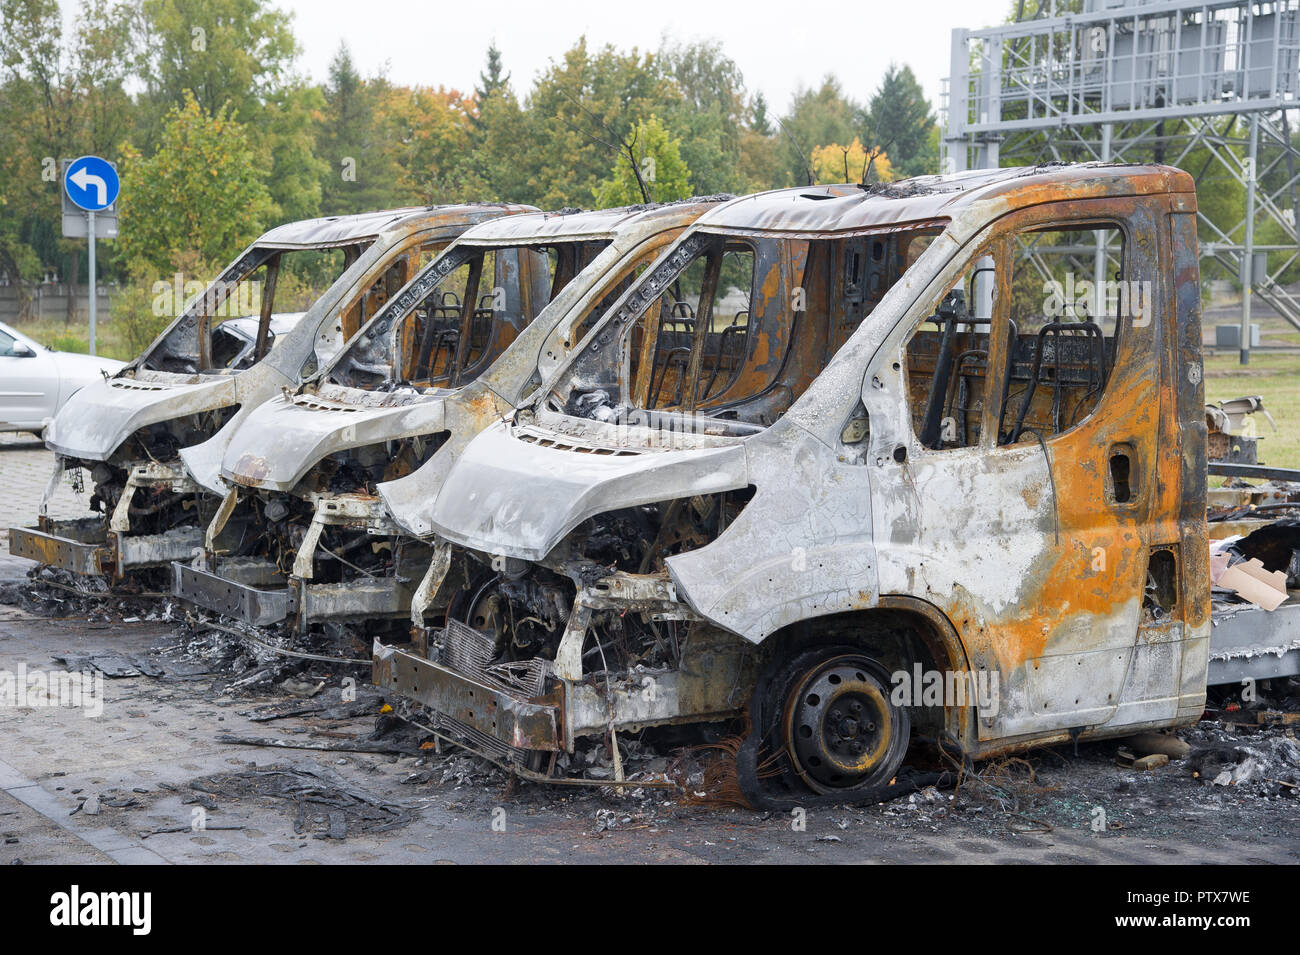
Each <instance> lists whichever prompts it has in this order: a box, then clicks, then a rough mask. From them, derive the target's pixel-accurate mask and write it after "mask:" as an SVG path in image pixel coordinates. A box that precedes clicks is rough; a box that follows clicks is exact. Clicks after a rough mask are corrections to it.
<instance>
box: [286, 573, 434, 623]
mask: <svg viewBox="0 0 1300 955" xmlns="http://www.w3.org/2000/svg"><path fill="white" fill-rule="evenodd" d="M289 589H290V590H292V591H294V593H295V597H294V606H295V612H296V613H297V615H298V619H299V622H300V623H302V624H306V623H310V622H317V623H318V622H320V621H322V620H365V619H368V618H371V617H395V616H399V617H404V616H406V615H407V614H408V613H409V612H410V610H411V589H410V587H409V586H407V585H406V584H404V583H402V582H400V581H398V580H397V579H396V578H393V577H375V578H369V579H363V580H351V581H347V582H345V583H337V584H313V583H309V582H307V581H304V580H299V579H297V578H291V579H290V581H289Z"/></svg>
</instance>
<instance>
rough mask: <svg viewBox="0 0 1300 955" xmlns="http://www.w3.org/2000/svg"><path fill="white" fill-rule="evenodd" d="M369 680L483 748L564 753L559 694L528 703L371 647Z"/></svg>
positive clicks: (480, 680) (477, 680)
mask: <svg viewBox="0 0 1300 955" xmlns="http://www.w3.org/2000/svg"><path fill="white" fill-rule="evenodd" d="M372 678H373V680H374V683H375V685H376V686H379V687H383V688H384V689H388V690H392V691H393V692H395V693H398V694H400V695H402V696H405V697H407V698H409V699H411V700H414V701H416V702H418V703H422V704H424V705H425V706H427V707H428V708H429V709H430V710H432V711H433V712H434V713H435V714H436V715H437V716H438V717H439V718H446V719H449V720H450V721H451V723H452V725H453V726H454V727H455V728H456V729H457V730H460V731H462V732H465V731H466V730H467V731H468V732H467V733H466V735H468V736H470V737H471V739H472V740H473V741H474V742H476V743H478V744H479V745H480V746H482V747H483V748H485V749H488V750H494V749H497V747H499V746H501V745H503V744H504V745H505V746H506V747H509V748H510V749H512V750H516V751H518V750H525V751H538V750H540V751H548V752H557V751H559V750H561V749H563V748H564V733H563V718H564V704H563V697H562V694H563V690H562V689H560V690H556V691H555V692H554V693H553V694H552V695H550V696H543V697H533V698H529V697H527V696H525V695H524V694H523V693H521V692H514V691H511V690H508V689H505V688H504V687H501V686H497V685H493V684H492V683H489V682H488V678H486V677H475V676H471V675H469V674H467V673H463V672H458V671H457V670H453V669H452V668H451V667H450V666H446V665H443V664H440V663H434V662H432V661H430V660H426V659H425V658H424V657H422V656H419V655H417V654H415V653H411V652H409V651H406V650H399V649H397V648H395V647H390V646H385V645H383V644H381V643H379V642H376V643H375V649H374V657H373V669H372Z"/></svg>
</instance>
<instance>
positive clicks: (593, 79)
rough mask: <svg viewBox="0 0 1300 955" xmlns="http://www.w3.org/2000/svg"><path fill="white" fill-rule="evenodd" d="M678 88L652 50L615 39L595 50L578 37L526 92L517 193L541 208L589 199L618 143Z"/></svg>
mask: <svg viewBox="0 0 1300 955" xmlns="http://www.w3.org/2000/svg"><path fill="white" fill-rule="evenodd" d="M674 95H676V94H675V91H674V89H673V87H672V84H671V81H669V80H667V79H666V78H665V77H664V76H662V75H661V74H660V72H659V71H658V70H657V69H656V68H655V63H654V57H653V56H651V55H649V54H642V53H640V52H638V51H637V50H636V49H635V48H634V49H632V50H631V51H629V52H626V53H624V52H620V51H618V50H616V49H615V48H614V47H612V46H605V47H602V48H601V49H600V50H598V51H597V52H595V53H594V54H593V53H591V52H589V51H588V49H587V41H586V38H585V37H583V38H581V39H579V40H578V42H577V43H576V44H575V45H574V46H573V47H572V48H571V49H569V50H568V51H567V52H566V53H565V54H564V58H563V60H562V61H561V62H560V63H555V62H552V63H551V66H550V68H549V69H547V70H546V71H545V72H543V73H542V74H541V76H539V77H538V79H537V82H536V83H535V85H534V87H533V91H532V93H531V95H530V96H529V97H528V100H527V103H526V106H525V113H526V122H525V123H524V125H523V130H522V132H523V138H522V139H521V140H520V141H519V142H518V143H517V144H516V158H515V162H516V164H517V167H518V175H519V176H520V180H521V194H520V196H519V198H521V199H522V200H523V201H525V202H532V203H533V204H535V205H538V206H541V207H542V208H557V207H560V206H572V205H581V204H584V203H587V202H590V201H591V196H592V195H594V193H595V189H596V187H597V185H598V183H599V182H600V181H601V180H602V179H604V178H605V177H606V176H608V175H609V170H610V166H611V163H612V162H613V160H614V155H615V152H616V150H617V148H618V145H619V143H620V142H622V141H623V140H625V139H627V138H628V136H629V134H630V133H631V131H632V130H634V129H635V128H636V126H637V124H638V123H640V122H642V121H643V120H646V119H648V118H649V117H650V115H651V114H658V113H661V112H662V111H663V110H664V109H665V107H666V106H667V105H668V102H669V100H670V99H671V97H673V96H674Z"/></svg>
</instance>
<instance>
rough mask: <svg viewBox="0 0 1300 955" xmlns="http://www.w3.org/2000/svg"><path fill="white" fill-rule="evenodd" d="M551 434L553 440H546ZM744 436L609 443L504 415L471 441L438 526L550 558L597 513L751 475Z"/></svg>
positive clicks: (457, 538) (463, 540)
mask: <svg viewBox="0 0 1300 955" xmlns="http://www.w3.org/2000/svg"><path fill="white" fill-rule="evenodd" d="M539 440H544V441H547V442H549V443H550V446H546V445H543V444H540V443H538V441H539ZM748 472H749V469H748V465H747V462H746V454H745V448H744V445H743V444H742V443H741V442H740V441H739V440H738V439H733V440H732V441H730V442H726V443H723V442H719V443H716V444H713V445H712V446H703V447H693V448H673V449H669V450H664V449H659V448H645V449H642V448H633V447H631V446H629V445H626V444H624V445H621V446H619V447H617V449H616V450H615V449H614V448H612V447H599V446H596V445H590V444H585V443H584V444H581V445H580V444H579V443H578V442H576V441H574V442H570V441H569V440H568V439H566V437H565V436H564V435H563V434H560V433H552V432H546V437H544V438H541V437H539V436H538V435H535V434H532V433H530V432H529V431H528V430H527V429H520V430H519V431H517V432H516V433H511V428H510V426H509V425H507V424H506V423H504V422H498V423H496V424H494V425H492V426H491V427H489V428H488V429H486V430H485V431H484V432H483V433H482V434H480V435H479V436H478V437H476V438H475V439H474V440H473V441H471V442H470V443H469V444H468V445H467V446H466V448H465V450H464V452H463V453H462V454H461V456H460V458H459V460H457V461H456V464H455V466H454V467H452V468H451V471H450V472H449V473H448V475H447V478H446V481H445V482H444V484H443V486H442V490H441V493H439V495H438V499H437V501H436V502H435V503H434V505H433V509H432V515H431V521H430V523H431V524H432V527H433V531H434V533H436V534H438V535H439V536H441V537H444V538H446V539H448V540H450V541H452V542H453V543H457V544H460V545H461V546H464V547H468V548H471V549H473V550H478V551H482V552H485V553H489V554H499V555H503V556H506V557H518V558H520V559H522V560H541V559H543V558H545V557H546V555H547V554H549V553H550V552H551V550H552V549H553V548H554V547H555V545H556V544H558V543H559V542H560V541H561V540H562V539H563V538H564V536H565V535H566V534H568V533H569V532H570V531H572V530H573V529H574V528H575V527H577V526H578V525H579V524H581V523H582V522H583V521H585V520H587V519H588V518H590V517H594V516H595V515H597V514H603V513H605V512H607V511H616V510H620V509H622V508H626V507H637V506H639V505H642V504H652V503H655V502H657V501H667V500H672V499H674V498H679V497H690V496H693V495H696V494H717V493H720V492H722V491H732V490H737V489H739V488H743V487H745V486H746V485H747V484H749V473H748Z"/></svg>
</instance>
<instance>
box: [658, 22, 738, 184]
mask: <svg viewBox="0 0 1300 955" xmlns="http://www.w3.org/2000/svg"><path fill="white" fill-rule="evenodd" d="M657 68H658V69H659V70H660V71H662V73H663V75H664V76H665V78H667V79H668V80H670V81H671V82H672V84H673V88H674V90H675V92H676V93H677V95H676V96H675V97H672V98H671V99H670V101H669V105H668V107H667V110H666V111H665V112H664V113H663V116H664V122H665V124H666V125H667V126H668V128H669V129H670V130H671V131H672V133H673V134H674V135H675V136H676V137H677V138H678V140H679V141H680V142H681V153H682V158H683V159H684V160H685V161H686V164H687V165H688V166H689V167H690V170H691V184H692V187H693V189H694V191H695V192H697V193H699V194H712V193H719V192H733V191H736V190H738V189H741V188H743V186H744V175H743V173H742V171H741V164H740V142H741V135H742V133H743V131H744V128H745V121H746V118H747V115H748V111H747V109H746V107H745V81H744V77H743V76H742V75H741V72H740V68H739V67H737V66H736V64H735V62H734V61H733V60H731V59H730V58H729V57H727V56H726V55H725V54H724V53H723V52H722V47H721V46H720V45H719V44H718V43H716V42H699V43H689V44H681V45H665V46H664V48H663V49H662V50H660V52H659V56H658V63H657Z"/></svg>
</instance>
